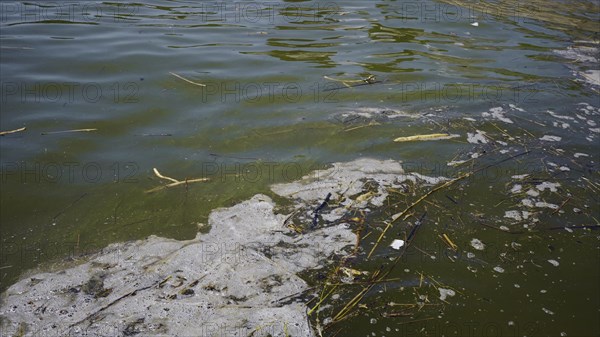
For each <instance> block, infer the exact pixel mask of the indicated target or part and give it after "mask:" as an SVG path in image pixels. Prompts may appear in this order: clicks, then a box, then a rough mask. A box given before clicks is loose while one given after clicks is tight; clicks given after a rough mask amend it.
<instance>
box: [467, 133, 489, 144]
mask: <svg viewBox="0 0 600 337" xmlns="http://www.w3.org/2000/svg"><path fill="white" fill-rule="evenodd" d="M467 141H468V142H469V143H471V144H487V142H488V140H487V138H486V136H485V132H483V131H479V130H475V133H470V132H468V133H467Z"/></svg>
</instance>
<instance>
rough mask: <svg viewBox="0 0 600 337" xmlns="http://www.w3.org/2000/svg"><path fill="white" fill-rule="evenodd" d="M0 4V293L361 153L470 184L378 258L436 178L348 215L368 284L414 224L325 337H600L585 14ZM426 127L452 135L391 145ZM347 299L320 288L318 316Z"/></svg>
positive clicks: (509, 6)
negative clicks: (356, 229)
mask: <svg viewBox="0 0 600 337" xmlns="http://www.w3.org/2000/svg"><path fill="white" fill-rule="evenodd" d="M0 6H2V7H1V13H0V25H1V26H0V27H1V29H2V31H1V36H0V37H1V39H0V76H1V97H0V98H1V102H0V104H1V105H0V108H1V112H0V131H9V130H17V129H19V128H23V127H25V128H26V129H25V130H23V131H19V132H15V133H11V134H6V135H3V136H2V137H1V138H0V163H1V168H2V172H1V177H0V178H1V180H0V186H1V188H0V202H1V205H0V226H1V227H0V233H1V256H0V282H1V283H0V288H1V289H2V290H5V289H6V288H7V287H9V286H10V285H11V284H12V283H14V282H15V281H16V280H18V278H19V276H20V275H21V273H22V272H24V271H26V270H28V269H30V268H34V267H37V266H39V265H43V264H45V263H49V262H53V261H57V260H62V259H64V258H77V257H78V256H80V255H81V254H85V253H87V252H93V251H96V250H98V249H101V248H102V247H104V246H106V245H107V244H110V243H113V242H119V241H125V240H132V239H140V238H144V237H147V236H148V235H150V234H156V235H159V236H165V237H172V238H177V239H190V238H193V237H194V236H195V234H196V233H197V231H198V230H199V229H200V230H202V231H206V230H208V228H207V227H206V226H203V225H202V224H204V223H206V221H207V216H208V214H209V212H210V211H211V210H212V209H214V208H216V207H221V206H231V205H233V204H235V203H237V202H239V201H242V200H245V199H247V198H248V197H250V196H252V195H254V194H256V193H267V194H269V193H270V192H269V185H271V184H274V183H281V182H292V181H294V180H297V179H299V178H300V177H302V176H303V175H305V174H308V173H310V172H312V171H314V170H316V169H323V168H325V167H328V164H330V163H333V162H344V161H350V160H354V159H356V158H361V157H372V158H378V159H394V160H399V161H402V162H403V163H404V164H403V166H404V168H405V170H407V171H411V172H417V173H420V174H423V175H426V176H432V177H433V176H435V177H438V176H444V177H447V178H456V177H461V176H463V175H465V174H467V173H468V172H473V174H472V175H470V176H469V177H467V178H465V179H462V180H460V181H458V182H457V183H456V184H452V185H451V186H448V187H447V188H444V189H442V190H440V191H439V192H437V193H435V194H434V195H431V197H428V198H427V199H425V200H424V201H422V202H420V203H419V204H418V205H416V207H414V208H413V209H411V210H410V211H409V212H407V213H406V214H403V216H402V217H401V218H400V219H399V220H398V221H397V222H395V224H394V226H393V227H391V229H389V230H388V231H387V232H386V239H387V241H382V242H381V243H379V244H377V247H376V248H375V250H374V252H373V254H372V256H371V257H370V258H367V254H368V253H369V252H370V251H371V249H372V247H373V246H374V245H375V244H376V242H377V239H378V237H379V236H380V234H381V233H382V231H383V230H384V229H385V228H386V226H387V225H386V221H389V219H390V218H392V217H393V216H394V214H398V213H400V212H402V211H404V210H405V209H406V208H407V207H408V206H409V205H411V204H412V203H413V202H415V201H416V200H418V199H419V198H420V197H421V196H423V195H425V193H427V192H428V191H430V190H431V188H432V187H434V186H439V185H436V183H435V182H433V183H431V184H414V185H407V186H406V188H405V189H403V190H398V191H390V197H389V198H388V200H387V201H386V203H385V204H384V206H383V207H378V208H375V207H371V208H372V212H370V213H368V214H353V215H352V216H351V217H352V218H357V219H356V223H363V224H365V225H364V226H363V227H362V228H363V229H362V230H363V232H362V235H363V237H364V239H363V240H362V242H361V246H360V253H359V254H358V255H357V257H356V259H355V261H353V262H352V265H350V266H348V267H351V268H352V269H354V270H361V271H369V272H370V274H369V275H372V274H373V272H374V271H376V270H378V268H379V267H380V266H381V265H385V266H389V265H390V264H392V263H393V262H392V261H390V258H392V259H393V258H394V255H393V254H394V252H395V251H394V250H393V249H391V248H389V247H388V245H389V241H390V240H391V239H393V238H399V239H403V238H406V236H408V235H409V233H410V229H411V228H412V227H411V226H414V224H415V222H416V221H419V220H421V221H419V223H422V225H421V226H420V228H419V231H418V234H416V235H415V237H414V240H413V241H412V243H411V245H410V247H409V249H407V251H406V252H405V253H404V255H403V256H402V259H401V260H400V262H399V263H398V264H396V265H395V267H394V269H393V270H392V272H391V273H390V274H389V275H387V278H388V279H395V280H397V281H391V282H388V283H384V284H382V285H381V286H377V287H373V288H372V289H371V290H370V291H369V292H368V293H367V294H366V295H365V296H364V297H363V298H362V300H361V302H360V306H358V305H357V306H356V307H355V310H353V311H352V312H351V313H350V314H348V315H347V316H345V317H343V320H340V321H339V322H333V323H332V324H330V325H329V327H328V328H327V329H325V330H324V331H323V333H324V335H327V336H334V335H336V333H337V335H338V336H367V335H369V336H438V335H445V336H481V335H484V336H500V335H502V336H559V335H565V336H595V335H598V334H599V333H600V326H599V325H598V324H599V323H598V319H597V318H598V316H599V315H600V289H599V287H598V283H600V282H599V281H600V272H599V269H598V265H599V262H600V261H599V260H600V257H599V249H600V244H599V232H598V231H597V229H598V226H600V223H599V221H600V220H599V219H600V214H599V212H600V210H599V206H598V205H599V202H598V201H599V200H598V194H599V192H600V176H599V174H598V161H599V160H600V158H599V155H598V152H599V151H598V149H599V139H600V138H599V137H600V126H599V124H600V98H599V96H598V95H599V91H600V79H599V75H598V47H599V45H598V31H599V28H598V20H599V10H600V7H599V4H598V2H597V1H576V2H560V1H529V2H527V3H523V2H516V1H497V2H491V1H484V2H468V1H467V2H463V1H440V2H435V1H419V2H407V1H337V2H318V1H270V2H201V3H195V2H186V1H143V2H136V3H128V2H92V1H85V2H33V3H32V2H1V3H0ZM65 131H68V132H65ZM437 133H443V134H450V135H454V134H456V135H459V137H455V138H449V139H442V140H437V141H415V142H394V141H393V140H394V139H395V138H397V137H406V136H413V135H424V134H437ZM154 168H156V169H157V170H158V171H159V172H160V173H162V174H163V175H165V176H169V177H172V178H174V179H176V180H181V181H184V180H186V179H190V180H191V179H195V178H210V181H208V182H197V183H189V184H187V185H186V184H182V185H180V186H176V187H173V188H169V189H163V190H158V191H156V192H153V193H147V191H149V190H152V189H154V188H156V187H160V186H162V185H164V184H165V183H168V182H166V181H165V180H164V179H161V178H159V177H157V176H156V174H155V173H154V171H153V169H154ZM323 197H325V196H323ZM349 217H350V216H349ZM306 226H309V224H306ZM444 235H445V236H446V237H447V238H448V239H449V240H450V242H452V243H453V244H455V245H456V247H455V249H454V248H453V247H452V245H451V244H450V243H449V242H448V241H447V240H446V239H444ZM479 242H481V243H482V244H483V245H484V246H483V247H482V246H481V245H480V244H479ZM481 248H482V249H481ZM361 275H362V276H356V281H357V282H359V281H366V280H368V277H367V276H365V275H366V274H361ZM321 276H322V275H321ZM306 278H307V280H308V281H309V282H310V283H311V284H313V285H315V286H317V287H322V286H323V285H322V283H323V282H324V281H323V278H322V277H320V276H319V275H313V274H311V273H307V275H306ZM323 289H326V287H323ZM440 289H442V290H441V292H440ZM360 290H361V288H360V287H358V288H357V287H353V286H347V287H343V289H342V290H340V291H339V294H338V295H339V297H337V296H336V299H335V300H334V299H331V298H329V297H328V298H327V299H325V300H324V301H323V303H322V305H323V309H322V310H321V311H320V312H319V315H318V317H315V316H316V314H314V315H313V316H312V320H313V322H312V323H313V325H315V326H323V325H324V324H325V323H331V321H332V318H334V317H335V316H336V314H338V313H339V312H340V310H342V309H343V308H344V307H345V305H346V304H347V303H348V302H349V301H350V300H351V299H352V298H353V297H354V296H356V294H357V293H358V292H359V291H360ZM450 290H451V293H452V294H454V295H453V296H452V295H448V291H450ZM442 293H444V294H446V296H443V295H442ZM325 304H327V306H326V305H325ZM312 305H314V303H312V304H311V307H312ZM328 318H329V320H328ZM338 318H340V317H338Z"/></svg>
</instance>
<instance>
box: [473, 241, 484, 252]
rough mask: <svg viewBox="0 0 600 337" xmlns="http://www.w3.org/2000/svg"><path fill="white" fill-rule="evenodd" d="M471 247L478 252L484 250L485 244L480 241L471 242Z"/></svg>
mask: <svg viewBox="0 0 600 337" xmlns="http://www.w3.org/2000/svg"><path fill="white" fill-rule="evenodd" d="M471 246H472V247H473V248H475V249H477V250H484V249H485V244H484V243H483V242H481V241H480V240H479V239H473V240H471Z"/></svg>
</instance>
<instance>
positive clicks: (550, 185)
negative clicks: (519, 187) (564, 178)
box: [536, 181, 560, 192]
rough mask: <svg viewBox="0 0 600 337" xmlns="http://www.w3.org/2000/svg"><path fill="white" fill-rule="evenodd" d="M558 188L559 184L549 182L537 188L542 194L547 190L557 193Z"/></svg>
mask: <svg viewBox="0 0 600 337" xmlns="http://www.w3.org/2000/svg"><path fill="white" fill-rule="evenodd" d="M557 187H560V184H559V183H551V182H548V181H544V182H543V183H541V184H538V185H537V186H536V188H537V189H538V190H540V191H542V192H543V191H545V190H546V189H549V190H550V192H556V191H557Z"/></svg>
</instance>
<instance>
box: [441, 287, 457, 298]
mask: <svg viewBox="0 0 600 337" xmlns="http://www.w3.org/2000/svg"><path fill="white" fill-rule="evenodd" d="M438 291H439V292H440V300H442V301H445V300H446V298H447V297H448V296H450V297H452V296H454V295H456V292H455V291H454V290H452V289H444V288H438Z"/></svg>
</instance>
